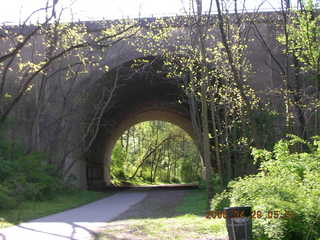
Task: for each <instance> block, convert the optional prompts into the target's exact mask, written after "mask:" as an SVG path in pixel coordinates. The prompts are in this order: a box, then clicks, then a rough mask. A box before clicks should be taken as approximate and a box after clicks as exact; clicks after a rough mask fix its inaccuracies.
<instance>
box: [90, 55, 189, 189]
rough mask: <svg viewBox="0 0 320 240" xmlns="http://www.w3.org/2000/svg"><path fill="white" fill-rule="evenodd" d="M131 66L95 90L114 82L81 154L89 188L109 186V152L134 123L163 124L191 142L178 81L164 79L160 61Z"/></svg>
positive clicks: (113, 73)
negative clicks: (88, 144)
mask: <svg viewBox="0 0 320 240" xmlns="http://www.w3.org/2000/svg"><path fill="white" fill-rule="evenodd" d="M132 64H133V65H134V64H135V63H134V62H128V63H127V64H125V65H122V66H121V67H119V68H118V69H115V70H114V71H111V72H110V73H109V74H108V75H106V77H105V78H103V79H102V80H101V81H100V82H99V84H100V85H99V86H98V87H96V88H95V89H97V90H99V89H103V88H104V87H105V86H106V85H105V84H108V83H109V84H110V83H112V82H113V81H112V79H115V78H117V79H118V81H117V89H116V91H115V95H114V97H113V98H112V101H111V102H110V108H108V109H107V110H106V111H105V112H104V115H103V117H102V119H101V124H100V126H99V132H98V134H97V136H96V137H95V140H94V143H93V144H92V145H91V147H90V149H89V151H88V152H87V153H86V155H85V159H86V169H87V170H86V174H87V178H86V179H87V186H88V188H89V189H99V188H104V187H105V186H106V185H111V174H110V167H111V162H112V159H111V157H112V151H113V149H114V147H115V145H116V142H117V140H118V139H119V138H120V137H121V135H122V134H123V133H124V132H125V131H126V130H128V129H129V128H130V127H132V126H134V125H135V124H138V123H140V122H145V121H154V120H158V121H166V122H169V123H172V124H174V125H176V126H178V127H180V128H181V129H183V130H184V131H185V132H186V133H187V134H188V135H190V136H191V138H193V139H195V137H194V132H193V128H192V122H191V119H190V113H189V107H188V105H187V104H186V96H185V93H184V91H183V90H182V89H181V83H180V82H179V81H180V80H179V79H169V78H167V73H168V71H167V69H166V67H165V66H164V65H163V63H162V61H161V60H153V61H151V62H147V63H146V64H145V65H141V66H140V67H139V68H138V69H137V68H136V67H134V68H132ZM110 80H111V81H110ZM95 95H97V94H95ZM92 99H95V98H92ZM89 107H90V104H89Z"/></svg>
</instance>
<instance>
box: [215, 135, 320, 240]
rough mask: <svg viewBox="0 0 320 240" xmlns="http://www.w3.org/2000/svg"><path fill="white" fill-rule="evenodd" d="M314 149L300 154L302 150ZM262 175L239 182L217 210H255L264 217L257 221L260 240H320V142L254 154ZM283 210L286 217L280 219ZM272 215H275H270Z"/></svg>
mask: <svg viewBox="0 0 320 240" xmlns="http://www.w3.org/2000/svg"><path fill="white" fill-rule="evenodd" d="M297 144H299V145H300V146H301V145H302V144H303V145H306V146H308V152H298V151H296V149H298V148H297V147H296V146H297ZM252 154H253V156H254V159H255V161H257V162H260V170H259V173H258V174H256V175H251V176H247V177H243V178H240V179H238V180H237V181H233V182H231V183H230V184H229V186H228V187H229V190H228V191H227V192H223V193H222V194H220V195H217V196H216V197H215V198H214V199H213V201H212V206H211V207H212V208H217V207H219V206H220V205H223V203H224V201H226V199H229V200H230V205H231V206H240V205H250V206H252V208H253V211H261V212H262V213H263V216H262V217H261V218H260V219H255V220H254V221H253V227H254V235H255V238H256V239H278V240H280V239H281V240H284V239H286V240H289V239H292V240H293V239H301V240H307V239H308V240H309V239H310V240H311V239H319V238H320V227H319V226H320V140H319V137H315V138H314V141H313V143H312V144H311V143H307V142H304V141H303V140H302V139H300V138H298V137H296V136H290V139H288V140H281V141H279V142H278V143H277V144H276V145H275V147H274V150H273V151H272V152H269V151H266V150H258V149H253V150H252ZM276 211H279V213H280V216H287V217H283V218H275V217H276V215H275V213H278V212H276ZM268 213H269V215H268Z"/></svg>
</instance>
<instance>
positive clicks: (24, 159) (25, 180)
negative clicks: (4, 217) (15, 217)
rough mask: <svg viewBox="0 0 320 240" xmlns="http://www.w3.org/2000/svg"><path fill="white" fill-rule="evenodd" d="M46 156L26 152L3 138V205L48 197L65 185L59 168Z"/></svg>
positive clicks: (0, 179) (0, 158)
mask: <svg viewBox="0 0 320 240" xmlns="http://www.w3.org/2000/svg"><path fill="white" fill-rule="evenodd" d="M45 160H46V158H45V155H44V154H41V153H30V154H25V153H24V152H23V151H22V150H21V149H20V148H19V146H17V145H16V144H13V143H10V142H7V141H4V140H0V182H1V185H0V208H12V207H15V206H16V205H17V204H19V203H20V202H21V201H23V200H44V199H48V198H51V197H53V196H54V194H55V193H57V192H59V191H62V190H64V189H65V188H66V185H65V184H64V183H63V180H62V177H61V176H60V175H59V174H58V171H56V170H55V169H54V167H53V166H51V165H49V164H48V163H47V162H46V161H45Z"/></svg>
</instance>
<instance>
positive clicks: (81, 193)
mask: <svg viewBox="0 0 320 240" xmlns="http://www.w3.org/2000/svg"><path fill="white" fill-rule="evenodd" d="M110 194H111V193H101V192H94V191H85V190H74V191H72V192H68V193H64V194H59V195H57V196H56V197H55V198H53V199H50V200H45V201H24V202H23V203H22V204H20V205H19V206H18V207H17V208H14V209H8V210H0V228H4V227H9V226H12V225H16V224H19V223H21V222H25V221H28V220H32V219H35V218H40V217H44V216H48V215H50V214H54V213H58V212H61V211H64V210H67V209H71V208H75V207H79V206H81V205H84V204H87V203H89V202H92V201H95V200H98V199H101V198H103V197H106V196H109V195H110Z"/></svg>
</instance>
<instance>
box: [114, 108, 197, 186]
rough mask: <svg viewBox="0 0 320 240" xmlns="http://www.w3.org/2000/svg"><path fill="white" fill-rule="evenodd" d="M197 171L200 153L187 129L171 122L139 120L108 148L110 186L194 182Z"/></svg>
mask: <svg viewBox="0 0 320 240" xmlns="http://www.w3.org/2000/svg"><path fill="white" fill-rule="evenodd" d="M149 114H151V113H149ZM154 114H155V112H153V113H152V115H153V116H154ZM149 116H150V115H149ZM161 116H162V117H163V116H164V114H163V113H162V114H161ZM140 117H141V116H140ZM148 119H149V118H148ZM201 173H202V164H201V161H200V154H199V151H198V149H197V147H196V145H195V143H194V141H193V138H192V136H191V135H190V132H189V133H188V132H186V130H184V129H183V128H181V127H179V126H178V125H176V124H173V123H172V121H171V122H169V121H168V120H161V121H159V120H158V119H157V120H151V121H150V120H144V121H139V122H138V123H135V124H133V125H131V126H130V127H129V128H127V129H126V130H125V131H123V132H122V134H121V136H120V137H119V138H118V139H117V141H116V143H115V144H114V147H113V150H112V155H111V165H110V174H111V182H112V184H113V185H132V184H134V185H137V184H138V185H141V184H168V183H175V184H179V183H195V182H198V181H199V180H200V178H201Z"/></svg>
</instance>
